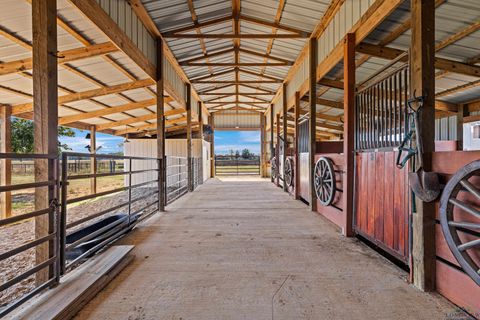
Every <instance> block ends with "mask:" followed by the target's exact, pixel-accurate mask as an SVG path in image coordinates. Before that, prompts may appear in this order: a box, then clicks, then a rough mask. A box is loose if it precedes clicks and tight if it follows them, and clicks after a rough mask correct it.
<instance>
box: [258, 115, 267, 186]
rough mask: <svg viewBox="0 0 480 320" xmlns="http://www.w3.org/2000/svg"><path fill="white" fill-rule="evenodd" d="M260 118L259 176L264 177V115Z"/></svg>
mask: <svg viewBox="0 0 480 320" xmlns="http://www.w3.org/2000/svg"><path fill="white" fill-rule="evenodd" d="M259 117H260V176H261V177H262V178H264V177H265V174H266V170H265V158H266V157H265V115H264V114H263V113H261V114H260V115H259Z"/></svg>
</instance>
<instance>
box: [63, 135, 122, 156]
mask: <svg viewBox="0 0 480 320" xmlns="http://www.w3.org/2000/svg"><path fill="white" fill-rule="evenodd" d="M73 131H75V137H60V141H61V143H66V144H67V145H68V146H69V147H70V148H72V150H71V151H74V152H88V150H87V149H85V147H86V146H87V145H89V144H90V139H85V136H86V135H87V133H88V132H89V131H83V130H78V129H73ZM122 142H123V137H116V136H112V135H109V134H104V133H97V148H98V147H99V146H102V148H101V149H100V150H98V153H114V152H119V151H123V147H120V146H119V144H120V143H122Z"/></svg>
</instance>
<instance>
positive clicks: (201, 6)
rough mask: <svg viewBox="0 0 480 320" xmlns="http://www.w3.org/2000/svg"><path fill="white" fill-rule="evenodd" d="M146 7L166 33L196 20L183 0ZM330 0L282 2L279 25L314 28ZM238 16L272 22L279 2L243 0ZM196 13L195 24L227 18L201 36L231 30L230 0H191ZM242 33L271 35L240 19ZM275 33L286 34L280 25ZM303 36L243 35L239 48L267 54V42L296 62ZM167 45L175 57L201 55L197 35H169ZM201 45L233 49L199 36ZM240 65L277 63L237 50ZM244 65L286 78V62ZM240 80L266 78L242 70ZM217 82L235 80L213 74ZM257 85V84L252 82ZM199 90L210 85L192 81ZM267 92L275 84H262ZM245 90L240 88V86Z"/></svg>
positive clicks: (193, 73)
mask: <svg viewBox="0 0 480 320" xmlns="http://www.w3.org/2000/svg"><path fill="white" fill-rule="evenodd" d="M142 2H143V4H144V6H145V8H146V10H147V11H148V13H149V14H150V16H151V17H152V19H153V20H154V21H155V23H156V24H157V26H158V28H159V30H160V31H161V32H168V31H172V30H176V29H179V28H183V27H193V26H194V21H193V19H192V16H191V13H190V9H189V7H188V4H187V1H185V0H175V1H170V0H160V1H153V0H143V1H142ZM329 3H330V1H329V0H322V1H312V0H300V1H286V4H285V6H284V8H283V10H282V11H281V15H280V21H279V22H280V23H281V24H283V25H286V26H288V27H291V28H297V29H300V30H303V31H306V32H311V31H313V29H314V27H315V26H316V24H317V23H318V21H319V19H320V18H321V16H322V15H323V13H324V12H325V10H326V9H327V7H328V5H329ZM240 5H241V8H240V14H241V15H244V16H247V17H251V18H254V19H258V20H263V21H266V22H270V23H271V22H273V21H274V20H275V17H276V15H277V11H278V8H279V5H280V2H279V1H277V0H267V1H261V2H259V1H255V0H242V1H241V4H240ZM193 7H194V10H195V14H196V15H197V18H198V22H200V23H202V22H205V21H209V20H213V19H218V18H226V20H225V22H223V23H219V24H214V25H210V26H206V27H202V28H201V30H200V32H201V33H202V34H226V33H233V29H232V26H233V23H232V19H229V18H228V17H229V16H231V15H232V5H231V2H230V1H219V0H199V1H194V2H193ZM196 32H197V31H196V30H194V29H192V30H190V31H186V32H185V33H186V34H188V33H196ZM240 32H241V33H242V34H271V33H272V27H270V26H265V25H261V24H258V23H253V22H250V21H245V20H241V21H240ZM277 33H279V34H284V33H289V32H288V31H285V30H283V29H280V30H277ZM305 41H306V39H272V40H271V39H241V40H240V48H244V49H247V50H251V51H256V52H258V53H260V54H265V53H267V48H268V47H269V44H271V46H272V48H271V51H270V52H268V53H270V54H271V55H273V56H278V57H281V58H283V59H287V60H290V61H294V60H295V59H296V58H297V56H298V54H299V52H300V50H302V49H303V47H304V45H305ZM167 42H168V45H169V47H170V48H171V49H172V52H173V53H174V55H175V56H176V57H177V58H178V59H179V60H183V59H187V58H191V57H197V56H201V55H202V54H203V53H202V50H201V49H200V42H199V40H198V39H178V38H168V39H167ZM203 43H204V45H205V49H206V52H207V53H209V54H210V53H212V52H215V51H218V50H225V49H229V48H233V40H232V39H203ZM233 61H234V56H233V54H232V53H229V54H225V55H224V56H215V57H211V58H209V62H210V63H231V62H233ZM197 62H206V60H198V61H197ZM240 62H241V63H263V62H277V63H278V62H279V61H277V60H274V59H265V58H263V57H260V56H255V55H251V54H246V53H240ZM241 68H242V69H245V70H248V71H252V72H255V73H258V74H265V75H266V76H273V77H277V78H279V79H283V78H285V76H286V75H287V73H288V70H289V69H290V67H289V66H284V67H283V66H281V67H270V66H266V67H255V66H252V67H241ZM184 70H185V72H186V74H187V75H188V76H189V77H201V76H205V75H208V74H211V72H213V73H215V72H217V70H216V67H210V68H207V67H188V66H184ZM239 77H240V80H241V81H257V80H262V79H263V80H265V78H263V77H259V76H254V75H251V74H246V73H242V72H241V73H240V75H239ZM214 79H215V80H218V81H232V80H234V79H235V78H234V74H228V75H221V76H216V77H215V78H214ZM254 85H255V84H254ZM194 86H195V88H196V89H197V91H202V90H204V89H205V88H208V86H206V85H203V84H195V85H194ZM266 87H267V88H270V89H271V90H277V89H278V87H279V85H277V84H272V85H270V84H268V86H266ZM242 90H244V89H242Z"/></svg>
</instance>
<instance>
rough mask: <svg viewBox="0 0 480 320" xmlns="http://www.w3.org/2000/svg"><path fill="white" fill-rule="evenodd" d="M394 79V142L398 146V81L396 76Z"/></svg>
mask: <svg viewBox="0 0 480 320" xmlns="http://www.w3.org/2000/svg"><path fill="white" fill-rule="evenodd" d="M392 78H393V86H394V88H395V97H394V104H393V128H394V136H393V141H394V145H397V143H398V138H397V128H398V113H397V109H398V93H399V92H398V91H399V90H398V79H397V77H396V75H395V74H394V75H393V76H392ZM400 93H401V92H400Z"/></svg>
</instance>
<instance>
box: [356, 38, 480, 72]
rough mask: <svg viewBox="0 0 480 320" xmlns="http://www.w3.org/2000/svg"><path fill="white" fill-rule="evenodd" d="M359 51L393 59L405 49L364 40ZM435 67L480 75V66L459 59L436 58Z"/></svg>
mask: <svg viewBox="0 0 480 320" xmlns="http://www.w3.org/2000/svg"><path fill="white" fill-rule="evenodd" d="M356 50H357V52H360V53H365V54H368V55H370V56H375V57H379V58H383V59H388V60H393V59H395V58H397V57H398V56H399V55H401V54H403V53H404V52H405V51H403V50H399V49H394V48H389V47H385V46H378V45H374V44H369V43H365V42H362V43H360V44H358V45H357V48H356ZM407 59H408V57H407V56H405V58H404V59H402V61H407ZM435 68H437V69H441V70H446V71H448V72H453V73H458V74H464V75H467V76H472V77H480V66H475V65H470V64H466V63H462V62H458V61H453V60H449V59H444V58H438V57H436V58H435Z"/></svg>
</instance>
